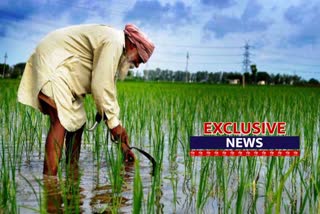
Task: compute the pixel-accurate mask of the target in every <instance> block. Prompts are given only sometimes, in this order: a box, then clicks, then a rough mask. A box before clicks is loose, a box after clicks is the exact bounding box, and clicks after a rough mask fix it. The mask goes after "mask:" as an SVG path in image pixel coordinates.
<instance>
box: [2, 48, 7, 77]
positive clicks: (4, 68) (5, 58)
mask: <svg viewBox="0 0 320 214" xmlns="http://www.w3.org/2000/svg"><path fill="white" fill-rule="evenodd" d="M7 58H8V54H7V52H6V53H5V54H4V63H3V69H2V78H3V79H4V71H5V70H6V62H7Z"/></svg>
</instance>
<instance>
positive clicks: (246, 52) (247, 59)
mask: <svg viewBox="0 0 320 214" xmlns="http://www.w3.org/2000/svg"><path fill="white" fill-rule="evenodd" d="M242 63H243V70H244V73H243V75H242V86H243V87H244V86H245V77H244V74H245V73H247V72H248V71H249V66H250V63H251V61H250V45H249V44H248V42H246V44H245V46H244V53H243V62H242Z"/></svg>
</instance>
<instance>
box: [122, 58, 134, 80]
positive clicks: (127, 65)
mask: <svg viewBox="0 0 320 214" xmlns="http://www.w3.org/2000/svg"><path fill="white" fill-rule="evenodd" d="M130 68H134V64H133V63H132V62H130V61H129V58H128V57H127V56H125V55H122V56H121V58H120V61H119V65H118V79H120V80H124V79H125V78H126V76H127V74H128V71H129V69H130Z"/></svg>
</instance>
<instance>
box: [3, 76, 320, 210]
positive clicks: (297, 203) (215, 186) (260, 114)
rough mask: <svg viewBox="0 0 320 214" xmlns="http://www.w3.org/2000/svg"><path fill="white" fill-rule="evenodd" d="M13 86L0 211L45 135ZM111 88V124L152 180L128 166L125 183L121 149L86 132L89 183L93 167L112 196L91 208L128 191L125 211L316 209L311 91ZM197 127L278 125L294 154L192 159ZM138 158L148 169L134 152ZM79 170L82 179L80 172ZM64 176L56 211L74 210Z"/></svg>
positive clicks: (316, 114)
mask: <svg viewBox="0 0 320 214" xmlns="http://www.w3.org/2000/svg"><path fill="white" fill-rule="evenodd" d="M18 84H19V82H18V81H16V80H1V81H0V101H1V102H0V107H1V108H0V127H1V128H0V213H1V212H4V213H17V212H19V210H20V207H22V206H23V205H22V204H23V201H21V200H20V199H19V198H17V193H18V192H17V191H19V188H18V187H17V186H16V177H17V176H18V173H19V171H20V170H21V168H22V167H25V165H26V164H27V165H28V164H30V163H32V162H33V161H34V160H35V159H39V158H40V159H41V158H42V159H41V160H43V153H44V148H43V147H44V142H43V135H45V133H46V132H47V129H46V128H42V127H48V118H47V117H45V116H43V115H42V114H41V113H39V112H37V111H34V110H32V109H31V108H29V107H26V106H23V105H21V104H18V103H17V102H16V91H17V87H18ZM117 86H118V96H119V104H120V108H121V120H122V123H123V125H124V127H125V128H126V129H127V132H128V134H129V136H130V142H131V144H132V145H135V146H137V147H141V148H143V149H144V150H146V151H147V152H149V153H150V154H152V155H153V156H154V157H155V158H156V160H157V162H158V164H157V167H156V169H155V175H154V176H153V177H152V178H150V176H151V175H150V174H149V172H150V171H148V172H147V171H146V170H145V169H143V168H142V167H141V166H137V165H136V166H135V167H134V169H135V171H136V173H135V174H134V175H133V177H132V179H133V182H132V183H126V182H125V181H124V179H122V176H123V174H124V170H123V164H122V162H121V158H122V157H121V153H119V149H118V147H117V146H116V145H114V144H112V143H111V142H110V140H109V137H108V134H107V132H106V128H105V127H104V125H103V124H100V126H99V127H98V129H97V130H96V131H95V132H94V133H87V132H86V133H85V134H84V137H83V138H84V142H83V145H82V149H83V150H88V151H90V152H92V157H93V160H88V161H89V162H92V167H96V168H97V170H96V171H98V176H97V177H101V176H100V175H99V169H100V167H102V166H103V164H105V163H107V166H108V169H107V173H106V175H103V176H105V180H104V181H99V182H100V183H101V182H102V183H103V182H104V183H105V184H107V185H110V191H111V193H110V197H112V200H109V202H108V203H107V204H103V206H104V207H105V209H102V210H101V211H104V210H105V211H110V212H113V213H117V212H121V208H122V206H123V204H124V203H125V202H124V201H123V197H122V196H123V192H124V191H125V189H127V188H126V186H128V185H131V186H132V187H131V189H132V194H131V196H128V195H125V196H126V197H127V198H129V203H128V204H129V206H131V207H132V209H130V210H131V211H132V212H134V213H139V212H144V213H155V212H172V210H175V211H177V212H180V211H181V212H186V213H187V212H198V213H202V212H208V211H210V212H220V213H230V212H232V213H241V212H244V213H248V212H249V213H261V212H264V213H315V212H317V211H318V210H319V209H320V197H319V191H320V176H319V172H320V158H319V152H320V147H319V140H320V89H319V88H311V87H309V88H303V87H291V86H259V87H258V86H248V87H246V88H242V87H240V86H228V85H206V84H182V83H145V82H119V83H118V84H117ZM85 107H86V112H87V116H88V121H89V124H92V122H93V120H94V115H95V112H96V110H95V107H94V102H93V100H92V98H91V96H88V97H87V98H86V100H85ZM206 121H218V122H225V121H234V122H241V121H244V122H248V121H261V122H263V121H268V122H276V121H285V122H287V135H299V136H300V141H301V156H300V157H297V158H283V157H273V158H262V157H261V158H252V157H247V158H245V157H243V158H239V157H232V158H226V157H224V158H222V157H216V158H214V157H212V158H192V157H190V156H189V137H190V136H191V135H202V131H203V130H202V123H203V122H206ZM36 154H37V156H38V157H35V155H36ZM138 158H139V159H140V163H141V165H143V166H144V167H147V166H148V164H149V163H148V162H147V161H145V160H144V159H143V157H142V156H139V155H138ZM63 161H64V160H62V162H63ZM61 165H62V166H63V164H61ZM149 166H150V170H151V165H149ZM39 171H42V168H39ZM81 173H82V174H84V175H85V174H86V169H83V171H82V172H81ZM66 174H67V172H65V171H64V167H60V169H59V180H60V184H59V188H60V189H61V193H62V194H61V201H62V202H64V203H65V204H66V205H65V212H66V213H68V212H79V211H80V210H81V206H83V205H81V203H80V199H79V188H80V187H79V186H81V184H80V181H81V180H78V181H76V182H75V183H70V182H63V180H64V179H65V176H66ZM146 177H148V178H150V181H145V179H146ZM80 179H82V178H81V177H80ZM40 180H41V179H40ZM99 182H98V183H99ZM30 185H32V184H31V183H30ZM40 186H41V188H43V185H40ZM81 187H82V188H85V189H86V188H87V189H89V191H90V187H86V186H81ZM33 190H34V191H35V193H34V194H38V196H37V200H38V203H37V204H36V205H35V206H38V205H39V206H41V207H38V208H36V207H35V208H34V210H41V212H43V211H44V210H46V208H45V206H46V202H45V197H42V195H41V190H38V189H37V188H33ZM37 191H39V192H37ZM87 200H89V199H87ZM88 204H90V203H84V205H85V206H90V205H88ZM128 204H127V205H128ZM67 205H70V206H67ZM43 206H44V207H43Z"/></svg>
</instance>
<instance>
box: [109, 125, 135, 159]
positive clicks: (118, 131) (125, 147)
mask: <svg viewBox="0 0 320 214" xmlns="http://www.w3.org/2000/svg"><path fill="white" fill-rule="evenodd" d="M110 132H111V135H112V136H111V139H112V140H114V141H120V142H121V149H122V153H123V156H124V159H125V162H134V160H135V156H134V154H133V152H132V151H131V150H130V148H129V137H128V134H127V132H126V129H125V128H123V127H122V126H121V125H118V126H117V127H115V128H113V129H111V130H110Z"/></svg>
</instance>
